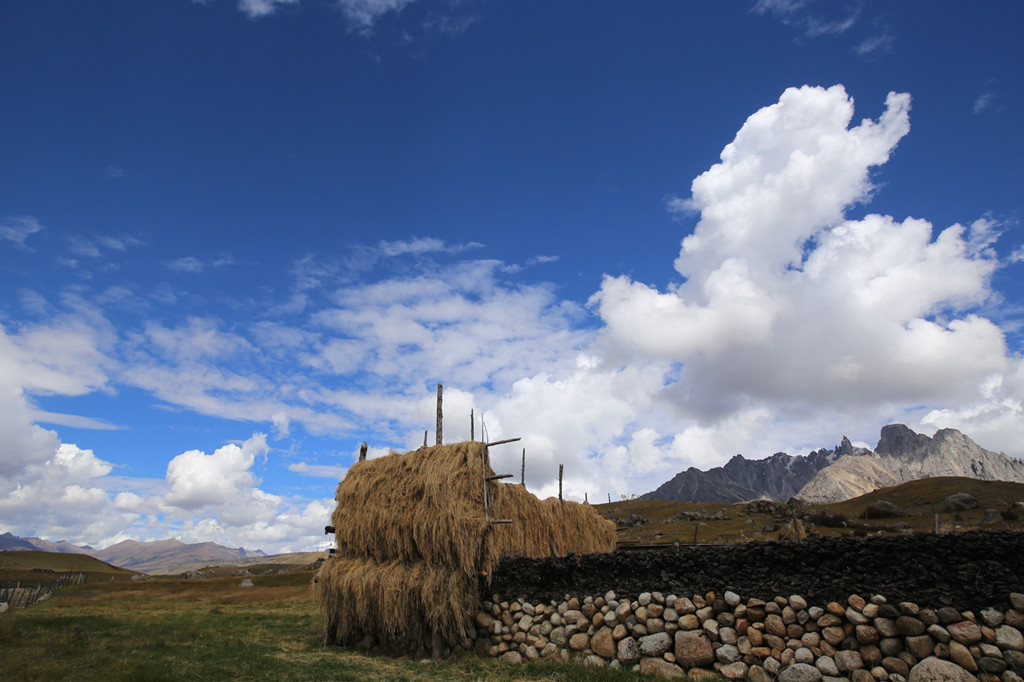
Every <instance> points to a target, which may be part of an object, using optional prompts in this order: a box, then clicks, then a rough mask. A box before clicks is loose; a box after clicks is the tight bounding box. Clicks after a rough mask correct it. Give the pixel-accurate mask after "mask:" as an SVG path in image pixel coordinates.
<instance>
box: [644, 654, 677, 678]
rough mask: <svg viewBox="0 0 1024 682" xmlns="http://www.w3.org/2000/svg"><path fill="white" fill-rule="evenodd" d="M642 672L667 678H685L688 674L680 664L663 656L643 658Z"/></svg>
mask: <svg viewBox="0 0 1024 682" xmlns="http://www.w3.org/2000/svg"><path fill="white" fill-rule="evenodd" d="M640 674H641V675H650V676H652V677H661V678H665V679H670V680H672V679H680V680H681V679H683V678H684V677H685V676H686V675H685V673H683V669H682V668H680V667H679V666H678V665H675V664H673V663H669V662H668V661H666V660H664V659H662V658H641V659H640Z"/></svg>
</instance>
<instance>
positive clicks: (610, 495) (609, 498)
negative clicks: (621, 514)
mask: <svg viewBox="0 0 1024 682" xmlns="http://www.w3.org/2000/svg"><path fill="white" fill-rule="evenodd" d="M611 503H612V494H611V493H608V504H611Z"/></svg>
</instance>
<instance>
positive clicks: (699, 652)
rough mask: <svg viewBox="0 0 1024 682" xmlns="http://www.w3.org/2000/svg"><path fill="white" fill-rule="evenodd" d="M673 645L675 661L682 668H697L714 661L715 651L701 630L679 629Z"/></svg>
mask: <svg viewBox="0 0 1024 682" xmlns="http://www.w3.org/2000/svg"><path fill="white" fill-rule="evenodd" d="M655 636H656V637H657V636H658V635H655ZM675 645H676V650H675V654H676V662H677V663H679V665H681V666H683V667H684V668H687V669H689V668H699V667H700V666H702V665H711V664H712V663H714V662H715V651H714V649H713V648H712V646H711V641H710V640H709V639H708V638H707V635H705V634H704V631H703V630H680V631H679V632H677V633H676V641H675Z"/></svg>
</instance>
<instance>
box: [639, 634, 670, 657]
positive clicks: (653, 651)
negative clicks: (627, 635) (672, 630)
mask: <svg viewBox="0 0 1024 682" xmlns="http://www.w3.org/2000/svg"><path fill="white" fill-rule="evenodd" d="M639 643H640V654H641V655H642V656H654V657H660V656H661V655H662V654H664V653H665V652H666V651H668V650H669V648H670V647H671V646H672V637H670V636H669V634H668V633H667V632H659V633H656V634H653V635H647V636H646V637H641V638H640V642H639Z"/></svg>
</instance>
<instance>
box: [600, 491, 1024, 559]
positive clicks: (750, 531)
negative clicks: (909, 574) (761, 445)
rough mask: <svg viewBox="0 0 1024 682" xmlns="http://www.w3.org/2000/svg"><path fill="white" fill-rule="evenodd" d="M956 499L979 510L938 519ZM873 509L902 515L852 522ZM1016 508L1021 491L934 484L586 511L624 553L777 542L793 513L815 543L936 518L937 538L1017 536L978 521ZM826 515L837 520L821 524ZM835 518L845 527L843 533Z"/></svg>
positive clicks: (1010, 525)
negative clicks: (839, 496)
mask: <svg viewBox="0 0 1024 682" xmlns="http://www.w3.org/2000/svg"><path fill="white" fill-rule="evenodd" d="M961 492H962V493H968V494H970V495H972V496H974V497H975V498H976V499H977V500H978V502H979V508H978V509H975V510H972V511H966V512H960V513H959V519H958V518H957V515H955V514H952V513H948V512H946V511H945V508H944V504H943V503H944V500H945V499H946V497H948V496H949V495H952V494H954V493H961ZM879 501H886V502H891V503H893V504H895V505H896V506H897V507H899V508H900V509H901V510H902V511H903V516H900V517H896V518H889V519H874V520H864V519H861V518H859V517H861V516H863V514H864V511H865V509H867V507H868V506H869V505H871V504H874V503H877V502H879ZM1021 501H1024V483H1012V482H1006V481H980V480H977V479H971V478H959V477H936V478H927V479H921V480H917V481H911V482H909V483H903V484H901V485H898V486H893V487H891V488H882V489H879V490H875V491H872V492H870V493H868V494H866V495H862V496H861V497H857V498H854V499H851V500H846V501H844V502H837V503H834V504H827V505H803V504H796V505H794V506H790V505H786V504H782V503H775V502H765V503H760V502H755V503H754V504H753V505H751V504H750V503H739V504H723V503H720V502H716V503H696V502H668V501H664V500H651V501H647V500H629V501H625V502H613V503H611V504H601V505H596V506H595V507H594V508H595V509H596V510H597V511H598V513H599V514H601V515H602V516H603V517H604V518H606V519H610V520H613V521H615V522H616V525H617V529H618V541H619V543H620V544H625V545H629V544H632V543H641V544H670V543H674V542H680V543H692V542H694V539H695V538H696V541H697V542H698V543H732V542H747V541H751V540H778V539H780V538H782V537H783V536H785V535H786V533H787V532H788V531H790V525H791V520H792V518H793V516H794V513H795V514H796V515H797V516H798V517H799V518H800V520H801V525H802V527H803V530H804V531H806V532H808V533H810V534H817V535H820V536H822V537H850V536H857V535H865V534H886V533H905V532H934V530H935V520H936V519H935V515H936V514H938V515H939V517H938V521H939V530H940V531H942V532H951V531H968V530H1006V529H1012V530H1020V529H1021V528H1024V517H1021V518H1020V519H1017V520H1006V519H1002V520H1000V521H997V522H994V523H983V522H982V519H983V517H984V516H985V511H986V510H988V509H995V510H997V511H1000V512H1002V511H1006V510H1008V508H1009V506H1010V505H1012V504H1013V503H1014V502H1021ZM826 510H827V511H826ZM832 514H834V515H836V516H838V517H839V518H838V519H835V520H834V521H828V519H829V517H830V515H832ZM843 518H845V519H846V521H845V525H843ZM822 521H825V523H822ZM826 524H827V525H826ZM833 524H834V525H833Z"/></svg>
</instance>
